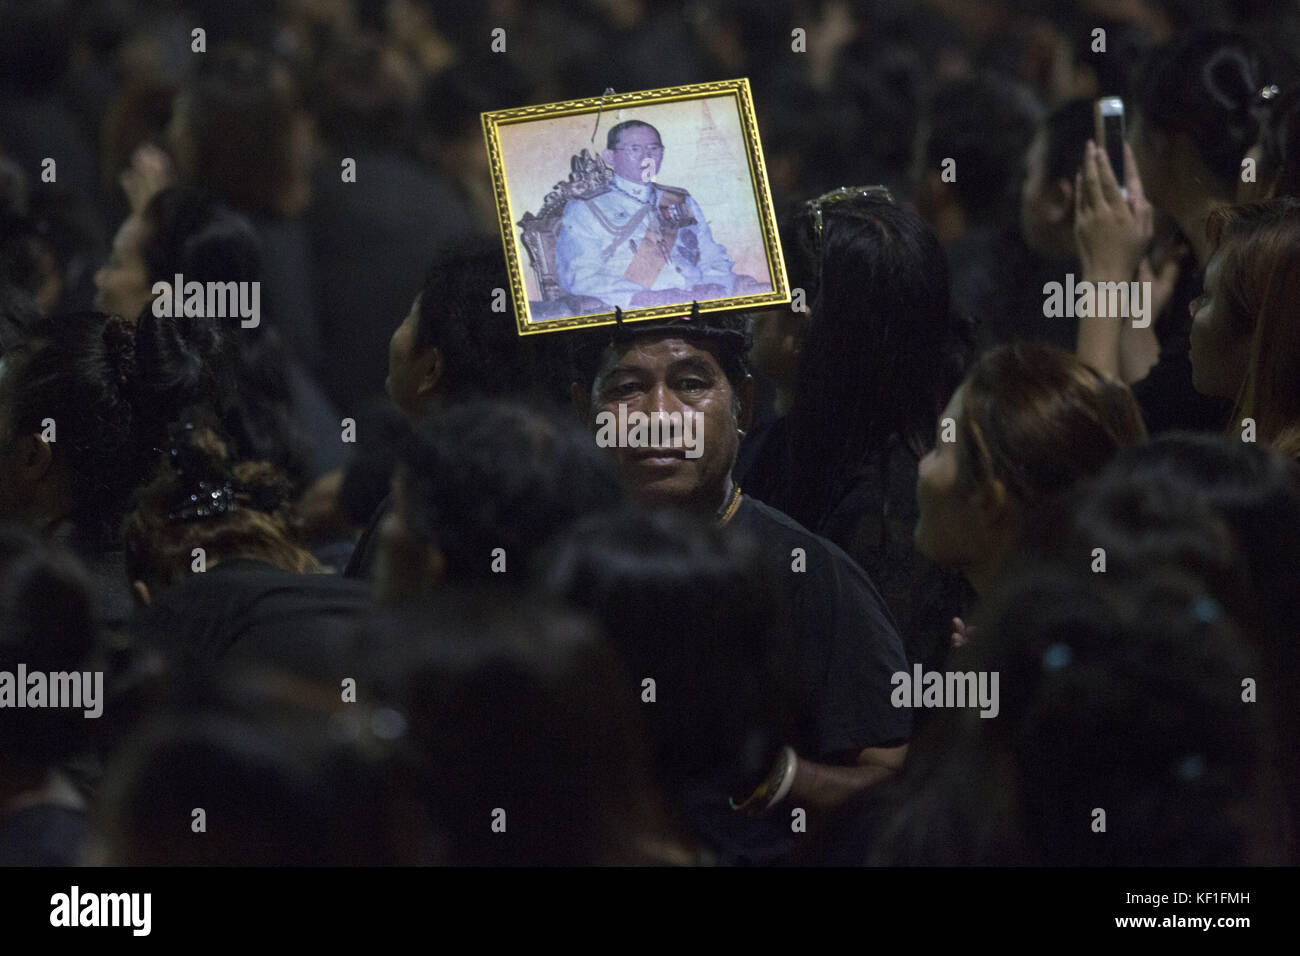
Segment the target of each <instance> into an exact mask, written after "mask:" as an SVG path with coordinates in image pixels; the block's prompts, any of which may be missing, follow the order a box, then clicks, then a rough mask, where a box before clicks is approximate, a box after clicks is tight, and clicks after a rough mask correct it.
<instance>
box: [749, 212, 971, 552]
mask: <svg viewBox="0 0 1300 956" xmlns="http://www.w3.org/2000/svg"><path fill="white" fill-rule="evenodd" d="M821 219H822V228H821V237H820V240H818V237H817V232H816V229H815V217H814V214H813V213H812V211H811V210H809V211H808V212H806V213H805V214H804V215H803V217H802V218H801V219H800V221H799V222H798V223H796V232H797V236H798V241H799V244H800V246H801V247H802V251H803V252H804V254H805V255H806V256H808V257H809V258H810V259H811V269H810V270H809V272H810V274H811V275H812V276H814V277H817V280H818V281H817V288H816V292H815V294H814V297H813V304H812V321H811V323H810V325H809V329H808V333H807V337H806V338H805V340H804V343H803V351H802V354H801V356H800V363H799V372H798V377H797V380H796V387H795V399H794V406H793V408H792V410H791V412H790V441H789V449H788V450H789V458H790V460H789V462H788V466H787V468H786V469H785V473H786V483H785V485H784V487H782V488H781V489H780V491H779V492H778V493H777V494H776V495H774V499H775V500H774V503H775V504H777V506H778V507H780V508H782V509H783V510H785V511H786V512H787V513H788V514H790V515H791V516H792V517H794V518H795V519H796V520H798V521H800V522H801V523H803V524H804V525H806V526H807V527H809V528H812V529H813V530H816V529H817V528H818V526H819V525H820V524H821V523H822V521H823V520H824V519H825V518H826V517H827V515H828V513H829V512H830V511H831V510H832V509H833V508H834V506H835V504H836V502H837V501H838V500H839V498H840V497H841V496H842V495H843V493H844V492H845V490H846V489H847V487H848V485H849V483H850V482H851V481H852V480H853V478H854V477H855V476H856V475H857V474H859V473H860V472H861V470H862V469H863V467H865V466H866V465H867V463H868V462H870V461H871V460H872V459H873V458H874V457H876V456H877V455H878V454H879V453H880V452H881V451H883V450H884V449H885V447H886V446H887V445H888V444H889V443H890V441H891V440H894V439H896V440H899V441H901V442H903V443H904V444H905V445H906V446H907V447H908V448H909V449H910V450H911V451H912V452H913V454H915V455H916V456H917V457H919V456H920V454H921V453H922V452H923V450H924V448H925V446H926V445H927V444H928V440H927V436H928V435H929V434H930V433H931V431H932V429H933V427H934V419H935V415H936V413H937V412H938V407H939V405H940V401H939V399H940V397H941V396H940V395H939V392H940V384H941V380H942V378H943V376H942V374H941V366H942V363H943V356H944V347H945V343H946V341H947V339H948V336H949V332H950V327H951V318H950V313H949V291H948V265H947V261H946V260H945V259H944V254H943V249H942V247H941V246H940V245H939V242H938V240H937V239H935V237H934V234H933V233H932V232H930V230H929V228H928V227H927V226H926V225H925V223H924V222H922V221H921V220H920V219H919V218H918V217H917V216H915V215H913V214H912V213H910V212H907V211H905V210H903V209H900V208H898V207H897V206H895V205H894V204H893V203H892V202H891V201H889V200H888V199H886V198H884V197H883V196H857V197H853V198H848V199H843V200H841V201H839V202H835V203H833V204H830V205H826V206H825V207H824V208H823V209H822V213H821Z"/></svg>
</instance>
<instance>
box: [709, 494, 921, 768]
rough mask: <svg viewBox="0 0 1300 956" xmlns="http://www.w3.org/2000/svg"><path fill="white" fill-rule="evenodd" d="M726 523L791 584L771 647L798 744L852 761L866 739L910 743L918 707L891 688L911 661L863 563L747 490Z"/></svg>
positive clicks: (821, 756)
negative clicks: (901, 703)
mask: <svg viewBox="0 0 1300 956" xmlns="http://www.w3.org/2000/svg"><path fill="white" fill-rule="evenodd" d="M729 527H730V528H732V529H734V530H736V531H739V532H741V533H746V534H749V535H751V536H753V537H754V538H756V539H757V540H758V542H759V546H760V548H761V550H762V551H763V552H764V554H765V555H766V556H767V557H768V559H769V560H770V561H772V562H774V564H776V566H777V567H778V568H780V577H779V580H781V581H784V582H785V585H786V588H785V590H786V594H785V597H786V601H785V605H786V612H785V613H786V621H785V626H784V627H781V628H778V629H777V641H778V646H777V647H776V648H775V655H774V656H775V658H776V659H777V660H778V661H779V662H780V663H781V665H782V667H783V669H784V671H785V673H784V674H783V675H781V676H782V677H783V678H784V680H785V683H786V684H787V685H788V689H789V692H790V693H791V698H792V703H793V705H794V708H795V719H796V730H795V734H796V739H794V740H792V741H791V744H792V746H794V748H795V750H796V752H797V753H798V754H799V755H800V756H802V757H806V758H808V759H811V760H817V761H822V762H834V761H837V760H839V761H844V760H845V759H846V758H847V761H848V762H852V760H853V758H854V757H856V755H857V753H858V752H859V751H861V750H862V749H864V748H866V747H888V746H894V745H898V744H902V743H904V742H905V741H906V740H907V738H908V736H909V734H910V733H911V729H912V716H911V713H910V712H909V711H908V710H906V709H902V708H895V707H894V706H893V705H892V704H891V703H890V694H891V692H892V690H893V685H892V684H891V678H892V677H893V675H894V674H895V673H898V672H900V671H906V670H907V656H906V654H904V652H903V644H902V641H901V640H900V639H899V636H898V631H897V629H896V628H895V625H894V621H893V619H892V617H891V616H890V614H889V611H888V609H887V608H886V606H885V603H884V601H883V600H881V597H880V594H879V592H878V591H877V590H876V587H875V585H874V584H872V582H871V579H870V578H868V577H867V574H866V572H864V571H863V570H862V569H861V568H860V567H858V566H857V565H856V564H854V563H853V560H852V559H851V558H850V557H849V556H848V555H847V554H845V553H844V552H843V551H842V550H841V549H840V548H839V547H837V546H836V545H834V544H832V543H831V542H830V541H827V540H826V539H825V538H820V537H818V536H817V535H815V534H813V533H812V532H810V531H808V530H807V529H806V528H804V527H803V526H802V525H800V524H798V523H797V522H795V521H794V520H793V519H792V518H790V517H789V516H787V515H785V514H783V513H781V512H780V511H777V510H776V509H775V508H771V507H769V506H768V505H765V504H763V503H762V502H761V501H756V500H755V499H753V498H750V497H748V496H745V497H743V498H742V500H741V503H740V507H739V508H738V509H737V511H736V514H735V516H734V517H733V518H732V520H731V522H730V524H729ZM795 549H802V555H800V554H799V552H797V551H796V550H795ZM801 559H802V560H801ZM799 567H803V570H796V568H799Z"/></svg>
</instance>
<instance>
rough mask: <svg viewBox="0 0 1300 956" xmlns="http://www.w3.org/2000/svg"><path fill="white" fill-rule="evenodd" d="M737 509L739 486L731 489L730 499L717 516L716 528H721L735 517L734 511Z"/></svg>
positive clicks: (738, 506)
mask: <svg viewBox="0 0 1300 956" xmlns="http://www.w3.org/2000/svg"><path fill="white" fill-rule="evenodd" d="M739 508H740V485H736V486H735V487H734V488H732V489H731V498H730V499H729V500H728V501H727V507H726V508H725V509H724V510H723V512H722V514H721V515H719V516H718V527H719V528H721V527H722V526H723V525H724V524H726V523H727V522H728V521H730V520H731V519H732V518H733V517H735V515H736V511H737V510H738V509H739Z"/></svg>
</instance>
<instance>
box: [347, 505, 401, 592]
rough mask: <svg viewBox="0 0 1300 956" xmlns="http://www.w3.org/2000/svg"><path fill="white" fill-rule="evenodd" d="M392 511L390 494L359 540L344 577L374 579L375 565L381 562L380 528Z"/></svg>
mask: <svg viewBox="0 0 1300 956" xmlns="http://www.w3.org/2000/svg"><path fill="white" fill-rule="evenodd" d="M392 510H393V495H392V492H389V493H388V494H387V495H386V496H385V497H384V500H383V501H381V502H380V503H379V507H378V508H376V509H375V513H374V514H372V515H371V516H370V522H369V524H367V525H366V529H365V530H364V531H362V532H361V537H360V538H358V539H357V546H356V548H354V549H353V551H352V557H350V558H348V566H347V567H346V568H344V569H343V577H345V578H355V579H357V580H361V581H369V580H371V579H372V578H373V576H374V573H375V564H376V562H377V561H378V560H379V526H380V525H382V524H383V523H384V518H386V517H388V512H390V511H392Z"/></svg>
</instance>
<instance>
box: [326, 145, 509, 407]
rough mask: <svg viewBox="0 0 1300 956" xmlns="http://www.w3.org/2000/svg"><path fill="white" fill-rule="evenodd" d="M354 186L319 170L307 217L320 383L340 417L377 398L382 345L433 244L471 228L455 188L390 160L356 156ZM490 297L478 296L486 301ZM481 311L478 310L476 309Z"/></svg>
mask: <svg viewBox="0 0 1300 956" xmlns="http://www.w3.org/2000/svg"><path fill="white" fill-rule="evenodd" d="M353 158H355V159H356V161H357V177H356V182H346V183H345V182H343V181H342V179H341V176H340V171H339V170H340V168H339V164H338V162H337V161H335V162H334V163H333V165H332V166H331V165H329V164H325V165H324V166H323V167H322V169H321V171H320V175H319V176H318V177H317V179H316V181H315V184H314V187H313V201H312V208H311V210H310V211H309V212H308V213H307V222H308V224H309V226H310V229H311V239H312V256H313V260H314V261H313V270H314V271H313V292H314V297H315V301H316V304H317V312H316V315H317V317H318V319H319V330H320V342H321V345H322V347H323V355H322V365H321V382H322V383H323V385H324V387H325V390H326V392H327V393H328V395H329V397H330V399H331V400H332V401H333V402H334V404H335V405H337V406H338V408H339V409H340V410H341V412H342V413H343V414H344V415H351V416H353V417H355V415H356V413H357V411H358V410H359V409H358V406H359V405H360V403H361V402H362V401H363V400H365V399H367V398H372V397H380V396H382V395H383V394H384V376H385V375H386V374H387V372H388V339H389V337H390V336H391V335H392V332H393V329H394V328H396V327H397V325H398V323H399V322H401V321H402V318H403V316H405V315H406V314H407V312H408V311H410V308H411V301H412V300H413V299H414V298H415V296H416V293H418V292H419V291H420V288H421V286H422V284H423V280H424V274H425V272H426V271H427V270H428V268H429V263H430V262H431V261H432V260H433V255H434V252H435V251H436V250H437V249H438V247H439V246H440V245H441V244H442V243H444V242H446V241H448V240H452V239H455V238H456V237H459V236H465V235H468V234H470V233H471V232H472V231H473V221H472V219H471V217H470V214H469V212H468V211H467V210H466V209H465V208H464V206H463V204H462V203H461V201H460V199H459V197H458V196H457V195H456V193H455V191H454V190H453V189H452V188H451V186H449V185H448V184H447V183H445V182H444V181H443V180H442V179H440V178H438V177H437V176H435V175H433V174H432V173H430V172H429V171H427V170H426V169H424V168H423V167H422V166H420V164H419V163H417V162H415V161H414V160H410V159H407V158H406V157H404V156H400V155H398V154H384V153H357V154H355V155H354V157H353ZM490 292H491V290H485V291H484V296H485V299H484V301H486V296H487V295H488V294H489V293H490ZM485 311H486V309H485Z"/></svg>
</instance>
